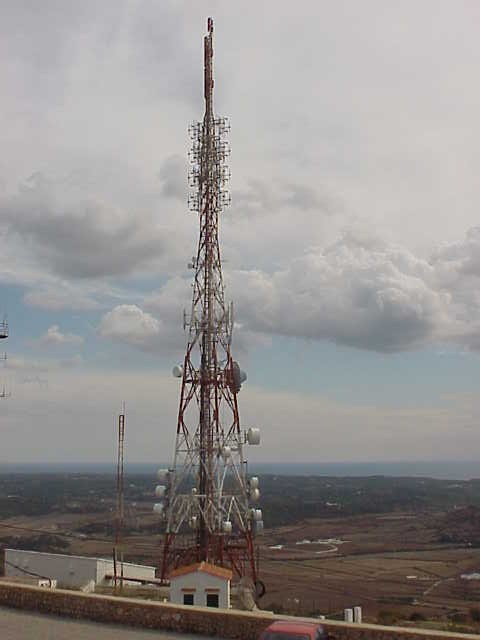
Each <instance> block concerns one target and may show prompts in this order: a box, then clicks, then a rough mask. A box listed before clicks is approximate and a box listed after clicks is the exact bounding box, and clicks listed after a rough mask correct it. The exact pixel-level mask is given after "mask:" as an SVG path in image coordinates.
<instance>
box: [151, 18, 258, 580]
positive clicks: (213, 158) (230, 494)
mask: <svg viewBox="0 0 480 640" xmlns="http://www.w3.org/2000/svg"><path fill="white" fill-rule="evenodd" d="M213 85H214V82H213V21H212V19H211V18H209V19H208V34H207V35H206V36H205V38H204V94H205V115H204V117H203V120H202V121H201V122H197V123H195V124H193V125H192V126H191V127H190V135H191V138H192V150H191V153H190V160H191V162H192V168H191V172H190V176H189V180H190V186H191V187H193V189H194V191H193V193H192V194H191V196H190V198H189V204H190V208H191V209H192V210H193V211H195V212H197V213H198V215H199V220H200V235H199V241H198V249H197V254H196V256H195V257H194V258H192V262H191V263H190V265H189V266H190V267H191V268H192V269H194V273H195V275H194V281H193V299H192V306H191V311H190V313H189V314H187V313H184V328H185V329H186V331H187V336H188V337H187V347H186V353H185V359H184V362H183V365H179V366H177V367H174V375H176V376H177V377H181V378H182V387H181V393H180V405H179V411H178V423H177V432H176V441H175V453H174V460H173V465H172V467H171V468H170V469H168V470H163V471H160V472H159V477H160V479H161V480H162V481H164V484H162V485H159V486H158V487H157V489H156V493H157V496H158V497H160V498H162V499H163V502H161V503H158V504H157V505H155V508H156V510H157V511H158V512H159V513H162V516H163V517H164V520H165V534H164V542H163V558H162V568H161V577H162V579H163V580H166V579H168V576H169V573H170V571H171V570H172V569H174V568H176V567H178V566H182V565H188V564H191V563H193V562H199V561H207V562H211V563H213V564H218V565H222V566H226V567H230V568H231V569H232V570H233V572H234V574H236V575H237V577H248V578H250V579H251V580H252V581H253V583H257V565H256V558H255V547H254V537H255V535H256V534H257V533H259V532H260V531H261V530H262V529H263V521H262V514H261V510H260V509H258V508H255V507H254V506H253V504H254V503H255V502H256V501H257V500H258V497H259V490H258V478H255V477H252V478H249V479H248V478H247V463H246V459H245V457H244V448H245V445H246V444H259V441H260V436H259V430H258V429H255V428H250V429H248V430H247V431H244V430H242V429H241V427H240V418H239V412H238V403H237V394H238V392H239V391H240V388H241V384H242V382H244V381H245V379H246V375H245V374H244V373H243V371H241V369H240V367H239V365H238V363H237V362H236V361H234V360H233V359H232V355H231V351H230V346H231V340H232V329H233V306H232V305H227V304H226V303H225V296H224V285H223V276H222V262H221V255H220V247H219V238H218V222H219V214H220V213H221V212H222V210H223V209H224V207H225V206H227V205H228V204H229V194H228V191H227V189H226V186H227V182H228V178H229V170H228V167H227V166H226V159H227V158H228V155H229V146H228V143H227V141H226V134H227V133H228V130H229V126H228V121H227V120H226V118H216V117H215V116H214V111H213Z"/></svg>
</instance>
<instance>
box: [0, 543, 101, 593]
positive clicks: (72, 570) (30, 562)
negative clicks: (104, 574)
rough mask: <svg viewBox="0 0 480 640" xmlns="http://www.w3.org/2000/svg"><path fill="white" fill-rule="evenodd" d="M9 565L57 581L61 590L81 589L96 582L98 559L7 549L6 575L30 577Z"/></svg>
mask: <svg viewBox="0 0 480 640" xmlns="http://www.w3.org/2000/svg"><path fill="white" fill-rule="evenodd" d="M9 563H11V564H14V565H17V566H18V567H21V569H25V570H26V571H31V572H32V573H36V574H38V575H39V576H42V577H45V578H53V579H56V580H57V585H58V586H59V587H60V588H61V587H73V588H76V589H79V588H81V587H83V586H84V585H86V584H87V583H88V582H90V581H91V580H93V581H94V582H96V577H97V559H96V558H86V557H82V556H65V555H61V554H56V553H39V552H37V551H22V550H19V549H5V575H6V576H25V575H28V574H25V573H24V572H23V571H22V570H21V569H15V568H14V567H12V566H11V565H10V564H9Z"/></svg>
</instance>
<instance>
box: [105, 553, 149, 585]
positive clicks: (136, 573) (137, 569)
mask: <svg viewBox="0 0 480 640" xmlns="http://www.w3.org/2000/svg"><path fill="white" fill-rule="evenodd" d="M120 572H121V566H120V564H119V563H118V562H117V573H118V575H120ZM112 575H113V560H107V559H105V558H98V559H97V584H101V583H102V582H104V580H105V576H112ZM123 577H124V578H138V579H139V580H154V579H155V567H149V566H147V565H141V564H130V563H129V562H124V563H123Z"/></svg>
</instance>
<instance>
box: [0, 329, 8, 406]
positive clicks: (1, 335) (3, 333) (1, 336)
mask: <svg viewBox="0 0 480 640" xmlns="http://www.w3.org/2000/svg"><path fill="white" fill-rule="evenodd" d="M7 338H8V322H7V319H6V317H4V319H3V320H2V321H1V322H0V340H6V339H7ZM0 360H3V361H4V362H6V360H7V354H6V352H5V353H1V354H0ZM9 397H10V392H9V391H7V390H6V387H5V384H3V387H2V389H1V390H0V399H2V398H9Z"/></svg>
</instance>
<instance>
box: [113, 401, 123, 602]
mask: <svg viewBox="0 0 480 640" xmlns="http://www.w3.org/2000/svg"><path fill="white" fill-rule="evenodd" d="M124 447H125V403H123V405H122V412H121V413H120V415H119V416H118V446H117V509H116V514H115V543H114V549H113V574H114V588H115V591H117V588H118V586H119V585H120V591H122V590H123V533H124V532H123V527H124V521H125V509H124V484H123V461H124ZM118 564H120V575H119V573H118Z"/></svg>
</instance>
